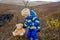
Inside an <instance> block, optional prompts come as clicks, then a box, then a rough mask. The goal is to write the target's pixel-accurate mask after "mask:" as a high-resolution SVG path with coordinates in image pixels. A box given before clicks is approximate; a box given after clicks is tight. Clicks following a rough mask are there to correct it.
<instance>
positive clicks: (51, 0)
mask: <svg viewBox="0 0 60 40" xmlns="http://www.w3.org/2000/svg"><path fill="white" fill-rule="evenodd" d="M30 1H49V2H59V1H60V0H30Z"/></svg>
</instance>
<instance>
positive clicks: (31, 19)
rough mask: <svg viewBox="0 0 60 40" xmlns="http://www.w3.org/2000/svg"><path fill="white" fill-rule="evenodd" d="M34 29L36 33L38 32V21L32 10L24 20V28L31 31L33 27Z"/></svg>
mask: <svg viewBox="0 0 60 40" xmlns="http://www.w3.org/2000/svg"><path fill="white" fill-rule="evenodd" d="M34 26H35V27H36V31H39V30H40V21H39V19H38V17H37V15H36V12H35V11H34V10H31V11H30V16H28V17H27V18H26V19H25V23H24V26H23V27H24V28H26V27H28V28H29V29H30V30H32V29H33V27H34Z"/></svg>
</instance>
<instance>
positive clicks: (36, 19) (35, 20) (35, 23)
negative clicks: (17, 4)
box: [32, 17, 40, 31]
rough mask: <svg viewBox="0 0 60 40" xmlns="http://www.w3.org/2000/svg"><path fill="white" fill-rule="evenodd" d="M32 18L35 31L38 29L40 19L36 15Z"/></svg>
mask: <svg viewBox="0 0 60 40" xmlns="http://www.w3.org/2000/svg"><path fill="white" fill-rule="evenodd" d="M32 20H33V22H34V26H36V31H40V21H39V19H38V17H34V18H33V19H32Z"/></svg>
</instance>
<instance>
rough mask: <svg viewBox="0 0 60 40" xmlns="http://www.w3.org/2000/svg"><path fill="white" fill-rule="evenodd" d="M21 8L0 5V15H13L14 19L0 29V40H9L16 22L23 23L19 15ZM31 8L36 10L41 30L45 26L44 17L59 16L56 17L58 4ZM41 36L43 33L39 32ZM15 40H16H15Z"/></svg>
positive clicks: (59, 12) (58, 10)
mask: <svg viewBox="0 0 60 40" xmlns="http://www.w3.org/2000/svg"><path fill="white" fill-rule="evenodd" d="M23 8H24V7H22V6H17V5H8V4H0V15H3V14H13V15H14V17H13V18H12V19H11V20H10V22H8V23H6V24H5V25H4V26H2V27H0V40H10V38H12V37H13V36H12V33H11V32H12V31H13V30H14V29H15V28H16V27H15V24H16V23H17V22H22V23H23V21H24V19H22V16H21V15H20V11H21V10H22V9H23ZM31 8H32V9H34V8H35V10H37V13H38V17H39V19H40V20H41V28H42V27H44V26H45V19H46V17H49V15H52V14H54V13H56V14H57V13H58V14H57V15H59V16H58V17H60V2H57V3H50V4H46V5H39V6H35V7H31ZM56 17H57V16H56ZM59 21H60V20H59ZM58 33H59V32H57V33H56V34H58ZM41 34H42V35H43V31H41ZM56 34H55V35H56ZM6 35H7V36H6ZM51 35H52V34H51ZM51 35H50V36H51ZM57 37H59V36H57ZM22 38H23V37H22ZM59 38H60V37H59ZM13 39H14V38H13ZM53 39H54V38H52V39H51V40H53ZM15 40H17V39H15ZM25 40H26V39H25ZM56 40H59V39H56Z"/></svg>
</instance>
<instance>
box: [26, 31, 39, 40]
mask: <svg viewBox="0 0 60 40" xmlns="http://www.w3.org/2000/svg"><path fill="white" fill-rule="evenodd" d="M27 37H28V40H31V39H33V40H38V37H37V31H35V30H28V33H27Z"/></svg>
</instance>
